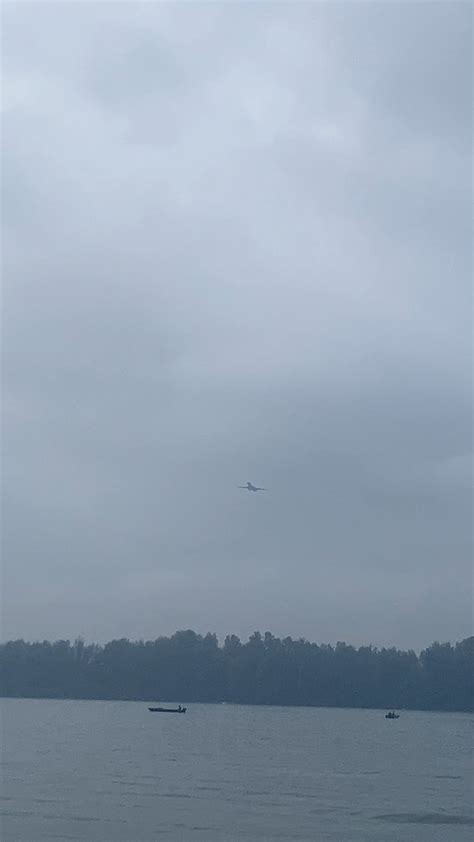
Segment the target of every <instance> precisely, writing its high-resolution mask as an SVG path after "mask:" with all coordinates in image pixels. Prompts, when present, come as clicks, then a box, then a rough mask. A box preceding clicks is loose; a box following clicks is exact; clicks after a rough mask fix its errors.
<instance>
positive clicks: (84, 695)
mask: <svg viewBox="0 0 474 842" xmlns="http://www.w3.org/2000/svg"><path fill="white" fill-rule="evenodd" d="M473 665H474V637H469V638H467V639H466V640H463V641H461V642H460V643H456V644H455V645H454V646H452V645H451V644H450V643H433V644H432V645H431V646H430V647H429V648H427V649H425V650H424V651H423V652H421V654H420V656H419V657H417V655H416V654H415V653H414V652H413V651H408V652H403V651H400V650H398V649H393V648H392V649H377V648H375V647H373V646H361V647H360V648H359V649H356V648H354V647H353V646H349V645H348V644H346V643H337V644H336V646H328V645H325V644H320V645H317V644H316V643H309V642H308V641H307V640H303V639H300V640H292V638H291V637H285V638H284V639H283V640H280V639H279V638H277V637H274V636H273V635H272V634H271V633H270V632H265V634H264V636H263V637H262V635H261V634H260V632H258V631H257V632H254V634H252V635H251V637H250V638H249V640H248V641H247V643H242V642H241V641H240V640H239V638H238V637H236V636H235V635H228V636H227V637H226V638H225V641H224V644H223V646H222V647H221V646H219V644H218V640H217V637H216V635H215V634H210V633H209V634H206V635H205V636H202V635H200V634H196V632H194V631H191V630H186V631H178V632H176V634H174V635H172V637H169V638H168V637H160V638H158V639H157V640H153V641H142V640H140V641H137V642H133V641H130V640H127V639H125V638H123V639H121V640H112V641H110V642H109V643H106V644H105V646H98V645H96V644H85V643H84V641H83V640H81V639H78V640H76V641H75V642H74V643H72V644H71V643H70V642H69V641H68V640H58V641H56V642H55V643H49V642H48V641H46V640H45V641H43V642H41V643H40V642H36V643H27V642H25V641H23V640H15V641H10V642H8V643H4V644H2V645H0V692H1V693H2V695H3V696H15V697H34V698H39V697H46V698H80V699H142V700H179V701H182V702H220V701H228V702H240V703H244V704H276V705H319V706H321V705H325V706H331V707H333V706H337V707H362V708H371V707H374V708H415V709H421V710H445V711H455V710H457V711H472V710H474V693H473Z"/></svg>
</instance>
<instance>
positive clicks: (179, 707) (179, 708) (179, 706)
mask: <svg viewBox="0 0 474 842" xmlns="http://www.w3.org/2000/svg"><path fill="white" fill-rule="evenodd" d="M178 710H179V712H180V713H181V711H182V707H181V705H178Z"/></svg>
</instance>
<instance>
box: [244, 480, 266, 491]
mask: <svg viewBox="0 0 474 842" xmlns="http://www.w3.org/2000/svg"><path fill="white" fill-rule="evenodd" d="M239 488H245V490H246V491H267V490H268V489H266V488H259V487H258V485H252V483H251V482H248V483H247V485H239Z"/></svg>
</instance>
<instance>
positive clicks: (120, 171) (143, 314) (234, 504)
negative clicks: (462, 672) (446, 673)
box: [1, 2, 472, 650]
mask: <svg viewBox="0 0 474 842" xmlns="http://www.w3.org/2000/svg"><path fill="white" fill-rule="evenodd" d="M471 15H472V11H471V7H470V4H468V3H458V2H448V3H443V2H438V3H415V2H413V3H404V2H403V3H355V2H354V3H346V4H338V3H334V4H329V3H314V4H311V3H300V4H294V3H292V4H290V3H269V2H268V3H267V2H262V3H254V4H248V3H237V2H235V3H227V2H221V3H206V4H200V3H193V4H189V3H184V2H183V3H170V4H168V3H163V4H159V3H152V2H147V3H138V2H137V3H134V2H129V3H112V2H104V3H89V2H82V3H62V4H53V3H51V4H47V3H35V4H29V3H26V2H22V3H14V2H10V3H6V4H4V6H3V10H2V17H3V21H2V24H3V25H2V40H3V57H2V68H1V69H2V73H1V76H2V96H1V100H2V103H1V105H2V112H3V116H2V125H3V136H2V158H3V163H2V181H3V190H2V194H3V195H2V229H3V250H2V275H3V284H2V288H3V294H2V302H3V316H2V390H1V391H2V415H3V422H2V453H3V490H2V515H3V517H2V522H3V529H2V574H3V575H2V582H3V588H2V594H3V595H2V634H3V638H4V639H10V638H17V637H23V638H25V639H30V640H31V639H35V640H36V639H43V638H48V639H58V638H69V639H74V638H75V637H76V636H78V635H82V636H83V637H84V638H85V639H86V640H88V641H91V640H96V641H106V640H108V639H111V638H114V637H130V638H133V639H138V638H146V639H153V638H156V637H157V636H159V635H162V634H171V633H173V632H174V631H175V630H177V629H183V628H192V629H195V630H196V631H198V632H201V633H205V632H207V631H208V630H210V631H215V632H217V634H218V636H219V638H221V639H222V637H223V636H224V635H225V634H227V633H236V634H239V635H240V636H241V637H242V638H246V637H247V636H248V635H249V634H251V633H252V632H253V631H254V630H255V629H260V630H261V631H262V632H263V631H265V630H270V631H272V632H273V633H274V634H276V635H279V636H286V635H292V636H294V637H300V636H303V637H306V638H308V639H310V640H314V641H318V642H335V641H337V640H346V641H347V642H349V643H353V644H355V645H361V644H366V643H373V644H374V645H377V646H391V645H396V646H400V647H404V648H405V647H406V648H409V647H410V648H411V647H412V648H414V649H416V650H418V649H420V648H422V647H424V646H426V645H428V644H429V643H431V642H432V641H433V640H435V639H436V640H451V641H455V640H459V639H461V638H463V637H466V636H468V635H469V634H472V533H471V504H472V498H471V494H470V488H471V445H472V415H471V398H472V395H471V385H472V377H471V374H472V371H471V363H472V356H471V352H472V348H471V344H470V343H471V328H472V323H471V322H472V307H471V305H472V302H471V269H472V263H471V230H470V216H471V214H470V210H471V156H472V134H471V122H470V119H471V117H470V114H471V59H472V45H471V38H472V22H471ZM249 480H250V481H251V482H253V483H255V484H257V485H263V486H265V487H267V488H268V491H266V492H263V493H260V494H251V493H247V492H246V491H243V490H240V489H239V488H238V486H239V485H242V484H244V483H246V482H247V481H249Z"/></svg>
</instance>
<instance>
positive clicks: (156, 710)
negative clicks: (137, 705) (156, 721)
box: [148, 705, 187, 713]
mask: <svg viewBox="0 0 474 842" xmlns="http://www.w3.org/2000/svg"><path fill="white" fill-rule="evenodd" d="M148 710H149V711H151V713H186V710H187V708H182V707H181V705H180V706H179V707H177V708H148Z"/></svg>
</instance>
